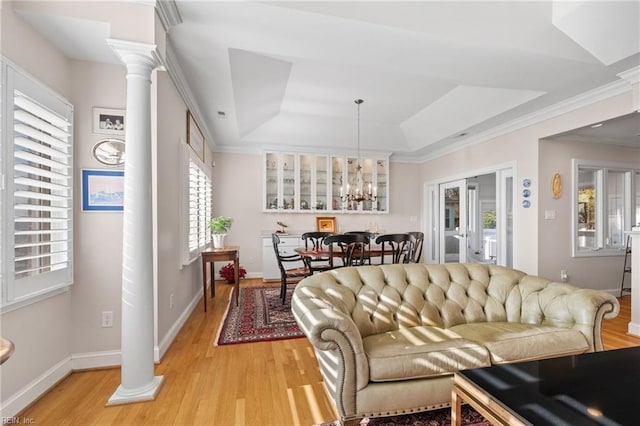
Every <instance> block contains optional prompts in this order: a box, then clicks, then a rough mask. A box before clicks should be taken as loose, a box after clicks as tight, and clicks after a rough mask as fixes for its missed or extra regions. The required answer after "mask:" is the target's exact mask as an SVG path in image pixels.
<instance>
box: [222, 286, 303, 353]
mask: <svg viewBox="0 0 640 426" xmlns="http://www.w3.org/2000/svg"><path fill="white" fill-rule="evenodd" d="M291 293H292V292H291V291H288V292H287V303H285V304H284V305H283V304H282V301H281V300H280V287H240V298H239V301H238V306H236V305H235V303H233V302H232V301H233V300H234V296H233V290H232V291H231V295H230V296H229V301H230V302H229V306H228V307H227V312H225V315H224V320H223V321H222V325H221V326H220V328H219V329H218V334H217V336H216V340H215V342H214V345H216V346H220V345H233V344H237V343H251V342H265V341H270V340H283V339H293V338H298V337H304V334H302V331H300V329H299V328H298V325H297V324H296V322H295V320H294V319H293V314H292V313H291Z"/></svg>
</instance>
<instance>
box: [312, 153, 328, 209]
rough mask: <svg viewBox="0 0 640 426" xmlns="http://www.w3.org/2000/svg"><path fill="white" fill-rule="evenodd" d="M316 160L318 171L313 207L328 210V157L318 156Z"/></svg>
mask: <svg viewBox="0 0 640 426" xmlns="http://www.w3.org/2000/svg"><path fill="white" fill-rule="evenodd" d="M315 160H316V171H315V178H316V181H315V184H316V185H315V186H316V196H315V200H314V205H313V207H314V208H315V209H316V210H327V209H328V208H329V203H328V200H329V198H328V195H329V191H328V185H327V184H328V182H327V162H328V157H327V156H325V155H317V156H316V157H315Z"/></svg>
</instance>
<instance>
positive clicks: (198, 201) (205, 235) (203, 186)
mask: <svg viewBox="0 0 640 426" xmlns="http://www.w3.org/2000/svg"><path fill="white" fill-rule="evenodd" d="M211 192H212V189H211V179H210V178H209V176H207V174H206V173H205V172H204V171H203V170H202V169H201V168H200V166H199V165H198V164H197V163H196V162H195V161H194V160H193V159H192V158H189V252H190V257H191V258H193V257H195V256H197V254H198V253H199V252H200V251H202V250H203V249H204V248H205V247H206V246H207V245H208V244H209V242H210V241H211V232H210V231H209V221H210V220H211V214H212V212H211Z"/></svg>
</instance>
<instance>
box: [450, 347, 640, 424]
mask: <svg viewBox="0 0 640 426" xmlns="http://www.w3.org/2000/svg"><path fill="white" fill-rule="evenodd" d="M461 400H462V401H464V402H467V403H469V404H470V405H471V406H473V407H474V408H476V409H477V410H478V412H480V413H481V414H483V415H484V416H485V417H486V418H487V420H489V421H490V422H492V423H494V424H509V425H513V424H525V425H527V424H532V425H536V426H538V425H540V426H543V425H553V426H561V425H568V426H569V425H570V426H575V425H636V424H640V419H639V418H640V347H634V348H626V349H616V350H611V351H603V352H595V353H588V354H582V355H575V356H567V357H561V358H552V359H545V360H540V361H529V362H521V363H514V364H504V365H496V366H492V367H486V368H475V369H471V370H464V371H459V372H456V374H455V376H454V389H453V401H452V407H451V409H452V420H454V421H458V422H459V420H460V403H461ZM636 410H638V411H636ZM453 423H454V422H452V424H453ZM458 424H459V423H458Z"/></svg>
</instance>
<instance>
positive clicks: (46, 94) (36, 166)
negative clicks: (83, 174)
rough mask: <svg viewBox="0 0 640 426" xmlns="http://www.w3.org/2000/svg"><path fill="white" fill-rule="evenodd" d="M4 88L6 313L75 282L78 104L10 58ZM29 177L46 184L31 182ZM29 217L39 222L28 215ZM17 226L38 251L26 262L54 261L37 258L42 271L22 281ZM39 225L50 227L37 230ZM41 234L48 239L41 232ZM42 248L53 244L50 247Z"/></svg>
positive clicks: (2, 62) (1, 166)
mask: <svg viewBox="0 0 640 426" xmlns="http://www.w3.org/2000/svg"><path fill="white" fill-rule="evenodd" d="M0 93H1V95H0V96H1V99H2V101H1V108H2V109H1V111H0V116H1V117H2V128H3V129H4V131H3V132H1V135H0V137H1V138H2V139H1V143H0V148H1V149H0V173H1V180H0V184H1V185H0V199H1V200H2V208H1V209H0V219H1V220H0V259H1V261H0V281H1V285H0V289H1V290H0V291H1V296H0V313H4V312H9V311H12V310H15V309H18V308H20V307H23V306H26V305H28V304H31V303H35V302H37V301H39V300H43V299H46V298H48V297H52V296H54V295H57V294H60V293H63V292H65V291H68V289H69V288H70V286H71V285H72V284H73V223H74V217H73V207H74V156H73V146H74V138H73V129H74V123H73V115H74V108H73V105H72V104H71V102H69V101H68V100H67V99H65V98H64V97H63V96H61V95H59V94H58V93H56V92H55V91H54V90H53V89H51V88H49V87H47V86H46V85H45V84H44V83H42V82H41V81H40V80H38V79H37V78H35V77H33V76H32V75H30V74H28V73H27V72H25V71H24V70H22V69H21V68H20V67H18V66H16V65H15V64H13V63H11V62H10V61H8V60H7V59H6V58H4V57H0ZM17 100H19V101H20V102H16V101H17ZM17 110H18V111H23V112H19V113H16V111H17ZM25 119H26V120H27V121H25ZM49 123H51V124H49ZM56 123H57V124H56ZM60 124H64V125H66V129H63V128H60V127H59V126H60ZM20 128H21V129H20ZM16 129H19V130H16ZM25 131H27V133H25ZM52 131H53V133H52ZM27 134H28V135H29V136H27ZM20 141H22V142H20ZM52 143H53V145H51V144H52ZM25 144H26V145H25ZM55 150H58V151H55ZM18 152H19V153H20V155H17V153H18ZM48 152H52V153H53V152H57V154H59V155H61V156H62V157H64V160H59V161H58V160H57V159H54V158H55V157H52V158H49V156H50V155H51V154H49V153H48ZM16 159H17V160H18V162H16ZM19 176H21V177H19ZM16 177H17V179H16ZM29 179H34V180H33V182H41V183H42V185H36V186H33V185H26V183H25V181H26V180H29ZM19 181H22V182H19ZM61 182H64V183H61ZM43 185H44V186H43ZM21 187H22V189H21V190H19V191H18V189H20V188H21ZM46 187H49V189H46ZM34 188H35V189H34ZM38 188H40V189H38ZM60 188H61V189H60ZM60 191H62V194H63V195H60ZM49 192H50V193H49ZM30 194H31V195H30ZM20 212H21V213H20ZM29 212H31V213H29ZM38 212H39V213H38ZM29 218H33V219H34V220H31V221H28V220H25V219H29ZM16 223H24V224H25V226H26V227H25V226H23V228H24V230H23V231H21V232H22V234H23V238H22V239H24V238H26V240H24V241H22V244H20V246H22V247H24V248H23V250H29V249H32V250H35V251H34V252H29V253H30V254H29V255H28V256H27V257H25V259H29V258H31V259H34V261H36V260H35V259H44V260H45V264H46V261H47V259H48V260H49V261H51V263H50V264H48V266H43V264H42V263H38V262H37V263H38V264H37V265H35V266H36V268H35V269H33V270H32V272H33V271H35V270H39V271H38V272H36V273H28V274H27V275H25V276H24V277H22V278H18V277H16V269H17V268H16V263H17V262H19V261H20V260H19V257H20V255H19V254H17V253H16V250H17V249H18V244H17V243H16V237H17V235H16ZM36 223H43V224H44V223H48V224H49V227H47V226H44V225H38V226H36V228H33V224H36ZM56 223H58V224H60V223H63V224H64V225H63V226H62V227H59V225H55V224H56ZM28 224H31V225H28ZM43 232H44V234H42V233H43ZM40 234H42V235H44V238H42V237H40V236H38V237H36V236H35V235H40ZM45 234H46V235H45ZM28 235H32V237H28ZM54 235H55V236H54ZM37 247H49V251H47V250H45V251H41V250H40V249H38V248H37ZM60 249H61V250H60ZM56 262H60V263H56ZM53 265H58V267H52V266H53ZM61 265H62V266H61Z"/></svg>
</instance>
